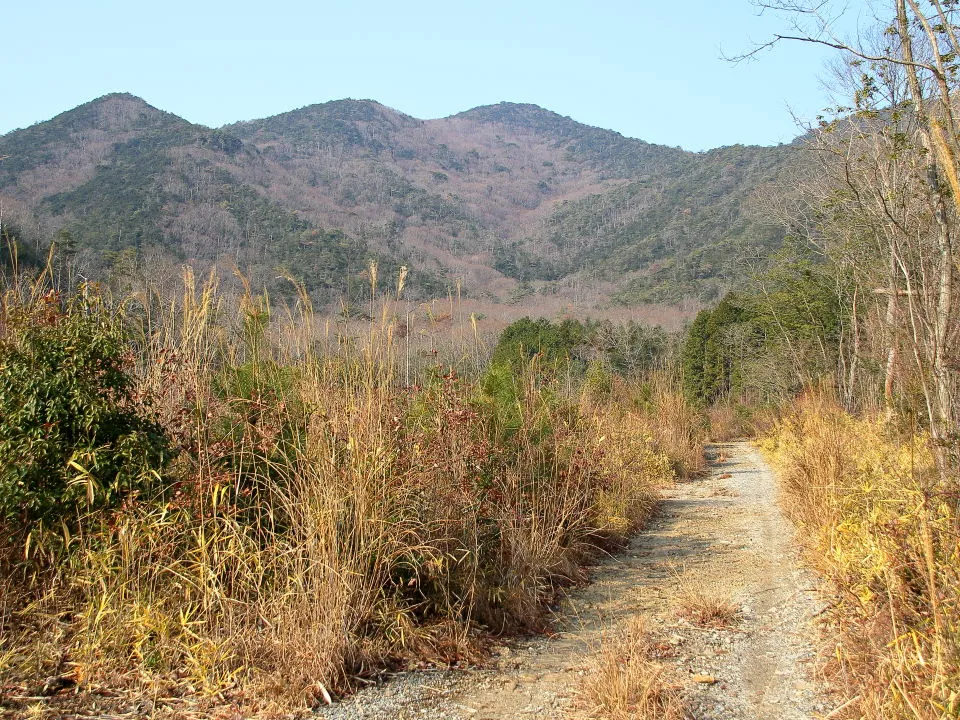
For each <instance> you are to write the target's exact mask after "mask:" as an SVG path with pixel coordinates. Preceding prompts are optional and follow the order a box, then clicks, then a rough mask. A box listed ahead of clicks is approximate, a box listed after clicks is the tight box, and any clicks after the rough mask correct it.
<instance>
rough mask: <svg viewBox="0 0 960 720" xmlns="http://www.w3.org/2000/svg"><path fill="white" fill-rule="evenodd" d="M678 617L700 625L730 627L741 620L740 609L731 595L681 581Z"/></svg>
mask: <svg viewBox="0 0 960 720" xmlns="http://www.w3.org/2000/svg"><path fill="white" fill-rule="evenodd" d="M677 617H680V618H683V619H684V620H687V621H688V622H691V623H693V624H694V625H698V626H700V627H709V628H729V627H733V626H734V625H736V624H737V623H738V622H739V621H740V610H739V608H738V607H737V606H736V605H735V604H734V603H733V602H732V601H731V599H730V597H729V595H726V594H724V593H721V592H718V591H716V590H713V589H708V588H705V587H703V586H702V585H699V584H696V585H693V584H689V583H684V582H682V581H681V582H680V592H679V596H678V598H677Z"/></svg>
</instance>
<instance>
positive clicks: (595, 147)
mask: <svg viewBox="0 0 960 720" xmlns="http://www.w3.org/2000/svg"><path fill="white" fill-rule="evenodd" d="M3 155H7V156H9V157H8V158H6V159H4V160H3V161H2V162H0V199H2V200H3V201H4V203H5V206H6V207H8V208H10V209H11V211H10V212H8V214H7V217H8V218H10V220H9V221H8V224H9V222H14V221H15V222H18V223H19V226H20V227H21V228H23V227H33V226H37V227H39V228H40V230H38V231H37V233H38V234H44V235H46V236H47V238H48V239H49V238H51V237H53V236H54V235H56V234H57V233H63V232H66V233H68V235H69V236H70V237H71V238H72V239H74V240H76V242H77V244H78V246H79V247H80V248H81V249H82V250H83V252H82V253H81V259H82V261H83V262H85V263H86V264H87V265H88V266H89V269H90V270H91V271H95V270H96V269H97V266H98V264H99V265H104V264H105V262H106V261H105V259H104V255H105V253H107V254H109V253H115V252H119V251H122V250H124V249H129V248H131V247H132V248H134V250H135V251H136V252H137V253H140V252H142V251H143V249H144V248H148V249H150V250H151V251H153V252H155V253H159V254H162V255H165V256H168V257H169V258H170V259H173V260H176V261H178V262H180V261H187V260H189V261H195V262H201V263H213V264H216V263H218V262H224V261H225V258H228V257H229V258H232V261H233V262H234V263H236V264H241V265H242V266H243V267H244V268H245V269H247V270H250V269H251V268H252V273H253V276H254V278H255V279H258V280H265V279H266V278H268V277H276V275H277V272H276V271H277V270H278V269H282V270H284V271H285V272H288V273H292V274H294V275H296V274H297V273H298V272H300V273H308V275H309V273H312V272H314V270H315V268H316V267H317V258H316V257H315V256H318V255H317V253H316V252H315V249H316V248H318V247H320V246H323V247H324V248H325V251H329V252H326V255H324V257H327V256H329V255H330V254H331V252H332V253H333V255H334V256H336V257H337V258H339V259H338V260H336V262H334V263H333V270H332V271H331V272H343V273H346V274H347V275H348V276H349V275H351V274H353V275H355V274H357V273H358V272H361V270H359V269H358V268H360V269H362V268H363V267H365V265H366V263H367V262H369V260H370V259H375V260H379V261H382V262H385V263H387V264H388V265H398V264H406V265H408V266H409V267H413V268H416V270H417V272H418V273H419V275H418V277H419V278H420V280H421V281H422V284H423V286H422V287H420V288H418V289H417V290H416V291H417V292H420V293H421V294H423V295H426V294H428V293H429V292H431V291H432V290H431V288H433V290H436V289H437V288H441V287H443V286H445V285H446V286H452V285H453V284H457V285H458V286H460V287H462V288H463V289H464V290H465V292H467V293H468V294H472V295H473V296H475V297H484V298H487V299H489V300H490V301H491V302H495V303H510V302H516V298H517V297H518V295H519V296H520V297H525V296H526V295H529V293H530V287H531V286H532V287H533V290H532V292H533V293H534V294H537V295H540V296H541V297H543V296H545V295H555V296H558V297H568V296H571V295H575V294H577V293H582V288H584V287H589V288H590V289H591V290H590V292H589V293H588V294H589V295H590V296H591V298H592V301H593V302H594V303H595V304H598V305H602V304H604V303H607V304H608V303H609V302H611V301H616V302H626V303H638V302H639V303H644V302H668V303H675V302H681V301H684V300H693V301H707V300H710V299H712V298H714V297H716V295H717V294H718V293H720V292H722V291H723V290H724V289H725V288H726V287H729V286H730V285H731V283H732V282H733V280H732V272H731V267H730V265H731V263H730V262H729V260H730V258H727V257H725V255H728V254H729V252H730V249H731V248H732V247H733V244H735V243H742V242H747V243H750V242H754V243H755V244H756V243H759V245H760V246H763V247H765V248H772V247H774V246H775V245H776V244H777V243H778V242H779V239H778V238H777V234H776V233H775V232H772V231H770V230H769V229H768V228H761V227H760V225H762V223H759V221H757V220H756V219H752V218H750V217H749V216H748V215H747V214H745V213H743V200H744V198H745V197H747V196H749V194H750V193H751V192H752V191H753V190H754V189H755V188H756V187H759V186H760V185H762V184H764V183H767V182H772V181H774V180H776V178H777V177H778V176H779V174H780V173H781V172H782V171H783V169H784V167H785V165H786V164H787V163H786V161H785V159H784V150H783V148H782V147H771V148H765V147H760V146H728V147H727V148H718V149H716V150H711V151H708V152H706V153H692V152H688V151H684V150H682V149H678V148H669V147H666V146H662V145H655V144H652V143H647V142H645V141H643V140H639V139H634V138H628V137H625V136H623V135H621V134H620V133H618V132H616V131H613V130H605V129H602V128H595V127H592V126H589V125H585V124H583V123H579V122H577V121H576V120H573V119H571V118H569V117H566V116H563V115H560V114H558V113H555V112H552V111H550V110H547V109H544V108H541V107H539V106H537V105H533V104H530V103H513V102H500V103H496V104H492V105H483V106H478V107H476V108H472V109H470V110H466V111H463V112H460V113H456V114H454V115H451V116H448V117H445V118H437V119H427V120H421V119H418V118H414V117H412V116H410V115H406V114H404V113H402V112H399V111H396V110H394V109H392V108H389V107H387V106H385V105H383V104H381V103H379V102H377V101H374V100H355V99H349V98H348V99H343V100H334V101H329V102H324V103H316V104H312V105H307V106H304V107H302V108H298V109H295V110H291V111H288V112H284V113H278V114H276V115H272V116H269V117H267V118H261V119H255V120H247V121H242V122H236V123H228V124H226V125H223V126H221V127H219V128H210V127H206V126H203V125H199V124H195V123H191V122H190V121H188V120H186V119H184V118H181V117H179V116H177V115H175V114H173V113H167V112H165V111H163V110H160V109H159V108H156V107H154V106H152V105H150V104H149V103H147V102H146V101H145V100H143V99H142V98H139V97H137V96H135V95H132V94H129V93H111V94H108V95H105V96H102V97H100V98H96V99H94V100H92V101H90V102H88V103H84V104H82V105H80V106H78V107H76V108H73V109H72V110H68V111H65V112H64V113H60V114H58V115H57V116H55V117H54V118H51V120H49V121H45V122H43V123H38V124H35V125H32V126H30V127H29V128H25V129H21V130H15V131H11V132H10V133H7V134H5V135H2V136H0V156H3ZM718 218H719V219H718ZM758 223H759V224H758ZM20 232H21V234H23V233H24V231H23V230H21V231H20ZM308 235H309V236H310V237H312V238H313V239H312V240H310V239H308V240H304V238H305V237H306V236H308ZM317 238H323V241H322V242H318V240H317ZM34 240H35V241H36V242H37V244H38V245H39V244H40V241H41V238H39V237H38V238H34ZM337 247H339V248H340V249H341V250H343V252H342V253H339V254H338V252H339V251H337V252H334V250H336V248H337ZM344 248H349V249H348V250H344ZM311 253H313V255H311ZM344 253H346V254H345V255H344ZM321 254H322V253H321ZM308 256H309V257H308ZM327 259H329V258H327ZM331 262H332V261H331ZM665 267H667V268H669V269H670V272H669V273H668V274H667V275H664V268H665ZM308 271H309V272H308ZM320 274H321V275H323V278H322V280H316V281H314V280H313V279H311V277H307V276H305V277H304V278H303V279H304V280H305V281H307V282H308V284H311V283H312V284H313V285H314V286H315V287H314V288H313V289H315V290H317V291H318V292H320V291H321V290H323V292H325V293H326V295H324V299H332V297H333V295H334V294H335V293H336V292H341V291H343V289H344V287H345V286H350V285H351V282H350V279H349V277H347V278H346V279H345V281H344V282H338V281H337V280H336V278H335V277H334V276H333V275H332V274H331V273H326V274H324V273H320ZM361 286H362V284H361ZM578 288H579V289H578ZM321 294H323V293H321Z"/></svg>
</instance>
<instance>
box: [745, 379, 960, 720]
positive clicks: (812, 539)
mask: <svg viewBox="0 0 960 720" xmlns="http://www.w3.org/2000/svg"><path fill="white" fill-rule="evenodd" d="M764 447H765V449H766V450H767V451H768V452H769V453H770V454H771V456H772V459H773V460H774V462H775V463H776V464H777V466H778V468H779V475H780V478H781V482H782V484H783V487H784V490H785V494H786V497H787V503H786V508H787V510H788V512H789V514H790V515H791V516H792V518H793V519H794V520H795V521H796V522H797V523H798V524H799V525H800V526H801V527H802V529H803V531H804V532H803V534H802V537H803V538H804V540H805V543H806V546H807V551H808V558H809V559H810V562H811V563H812V564H814V566H815V567H817V569H819V570H820V571H821V572H822V573H824V574H825V575H826V577H827V578H828V579H829V580H830V581H831V582H832V583H833V585H834V586H835V587H836V590H837V593H836V594H837V598H838V599H837V602H836V604H835V605H834V607H833V610H832V617H833V621H834V624H835V625H834V626H835V629H836V632H837V639H836V650H835V652H833V653H831V654H832V655H833V657H834V662H833V664H832V668H831V670H832V672H833V674H834V676H835V677H836V679H837V681H838V682H840V683H845V684H846V685H847V688H846V689H847V694H848V696H850V697H856V698H857V702H856V703H855V705H852V706H850V707H849V708H848V711H849V712H850V713H854V714H856V715H857V716H860V717H866V718H871V719H877V720H879V719H880V718H911V719H913V720H917V719H919V720H925V719H927V718H930V719H932V718H942V717H956V716H957V713H958V712H960V644H958V640H957V634H956V628H957V627H958V626H960V596H958V594H957V592H956V588H957V587H958V586H960V573H958V570H957V568H958V567H960V565H958V560H960V555H958V552H960V551H958V548H960V521H958V518H957V515H956V503H955V498H956V485H953V486H951V487H943V486H942V485H941V482H940V480H939V476H938V474H937V472H936V468H935V466H934V462H933V456H932V453H931V451H930V447H929V445H928V443H927V440H926V439H924V438H922V437H920V436H914V435H913V434H912V433H909V432H904V431H903V430H899V429H898V428H896V427H895V426H893V425H892V424H891V423H890V422H889V421H888V420H887V419H886V418H870V417H866V418H855V417H852V416H850V415H849V414H847V413H845V412H844V411H843V410H841V409H840V408H839V407H838V406H837V405H836V404H835V403H834V402H833V401H831V400H830V399H828V398H826V397H824V396H821V395H815V394H811V395H808V396H806V397H804V398H803V399H801V401H800V402H799V403H798V404H797V406H796V408H795V409H794V412H792V413H791V414H789V415H787V416H786V417H784V418H783V419H782V420H781V422H780V423H779V424H778V425H777V427H776V428H775V429H774V430H773V431H771V433H770V434H769V435H768V436H767V437H766V438H765V440H764ZM845 712H847V711H845Z"/></svg>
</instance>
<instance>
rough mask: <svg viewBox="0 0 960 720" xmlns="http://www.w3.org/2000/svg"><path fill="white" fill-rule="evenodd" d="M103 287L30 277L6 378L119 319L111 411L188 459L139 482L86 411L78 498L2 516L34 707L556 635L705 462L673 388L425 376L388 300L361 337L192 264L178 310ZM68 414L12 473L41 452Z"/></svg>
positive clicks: (18, 303)
mask: <svg viewBox="0 0 960 720" xmlns="http://www.w3.org/2000/svg"><path fill="white" fill-rule="evenodd" d="M86 292H87V295H86V300H84V301H83V302H77V299H76V298H74V299H70V298H65V297H62V296H60V295H58V294H56V293H53V292H52V291H50V290H49V288H48V287H47V286H46V285H44V284H43V283H42V282H34V283H33V284H27V283H22V282H21V283H14V284H12V285H8V287H7V290H6V292H5V295H4V297H3V304H2V307H0V371H6V370H8V369H9V368H11V367H13V366H14V364H15V363H14V361H13V360H11V358H16V357H20V356H18V355H17V353H21V351H23V350H24V347H26V346H28V345H30V346H31V347H32V345H31V343H32V344H33V345H36V343H50V344H52V345H51V347H52V346H57V347H58V348H59V350H58V352H60V351H63V352H65V353H66V355H65V356H66V357H69V356H70V352H71V349H72V347H73V346H72V345H70V342H72V341H67V340H64V338H67V337H68V336H70V334H69V333H66V334H63V336H62V337H61V334H58V333H59V330H60V328H71V327H74V325H75V324H76V323H77V322H80V323H81V325H78V326H77V327H81V326H82V332H81V333H80V335H82V336H83V337H90V336H91V334H92V336H93V337H96V334H97V333H98V332H101V331H103V332H104V333H107V334H109V333H111V332H115V331H116V330H117V328H118V327H121V328H122V331H123V337H124V338H125V345H124V348H125V349H124V352H123V356H122V358H121V359H120V361H119V364H118V366H117V368H119V369H121V370H122V372H123V373H124V376H125V377H126V378H128V379H130V380H131V383H130V385H129V387H126V390H125V391H124V392H123V393H118V392H113V395H111V397H113V400H112V401H115V402H116V403H118V405H119V406H121V407H122V408H123V409H124V411H129V412H132V413H134V414H135V415H137V416H138V417H141V418H144V419H146V420H148V421H150V422H153V423H156V425H155V426H158V427H159V428H161V429H162V430H163V432H164V434H165V435H166V437H167V439H168V441H169V445H170V448H171V449H172V450H173V451H175V456H174V457H173V460H172V461H171V462H169V463H168V464H166V465H163V466H161V467H157V468H156V469H155V470H156V471H155V472H153V471H151V472H147V473H143V474H142V476H141V477H140V478H139V480H138V482H137V483H136V484H135V485H134V484H125V483H124V482H123V479H122V478H120V481H118V478H116V477H113V478H110V477H106V478H104V477H98V475H97V465H96V463H97V462H98V461H97V460H96V459H97V458H103V457H107V456H108V455H107V454H105V453H108V451H109V452H112V449H110V448H107V449H104V448H102V447H99V446H96V443H97V442H100V441H99V440H97V437H96V433H95V432H93V433H92V434H91V428H90V427H89V425H90V424H91V423H90V422H88V423H86V426H85V431H86V432H87V434H86V435H84V436H83V437H85V438H86V440H84V442H86V443H87V445H88V447H86V448H77V449H75V450H77V451H82V452H83V453H86V454H82V453H81V454H77V452H73V453H71V454H70V455H69V456H68V457H64V458H62V463H61V465H62V466H63V467H64V468H65V470H66V472H67V474H66V475H64V477H65V483H64V486H63V488H62V492H61V494H60V495H59V496H56V497H49V498H43V497H42V496H43V493H44V492H45V490H44V488H42V487H41V488H40V489H39V490H38V491H37V493H35V494H34V495H33V496H30V497H40V498H42V499H44V500H45V501H49V502H46V504H37V505H35V507H36V508H42V510H43V512H42V513H40V511H39V510H36V511H31V510H30V509H29V508H27V506H26V504H24V505H23V506H21V507H19V508H14V509H13V510H10V509H9V507H8V508H7V509H8V513H7V515H6V516H5V517H3V518H0V530H2V531H3V532H2V539H3V547H2V548H0V550H2V558H0V561H2V562H0V571H2V573H0V591H2V592H0V596H2V601H0V624H2V632H0V685H2V686H3V687H4V688H5V691H4V692H5V697H6V700H5V702H6V703H7V705H8V707H11V708H14V709H15V710H16V708H20V709H21V710H23V709H24V708H27V707H28V704H29V702H28V701H26V700H23V701H18V700H15V699H12V698H14V697H20V696H24V697H25V696H32V695H36V694H38V693H40V694H44V693H52V692H53V691H54V690H55V689H56V687H59V686H61V685H63V686H72V685H73V684H74V683H76V684H77V686H78V687H79V688H80V690H81V691H82V692H83V694H85V695H86V696H88V697H94V698H95V697H96V696H97V693H100V692H103V691H108V692H109V693H111V694H116V693H120V694H121V695H133V696H139V697H142V698H149V702H150V703H151V705H150V708H153V707H155V706H156V704H160V705H162V704H164V703H167V704H171V703H172V704H176V703H177V702H181V701H182V700H178V699H182V698H194V699H196V698H198V697H208V698H210V700H209V702H210V703H213V704H216V703H222V702H224V701H231V702H234V703H237V704H238V705H240V706H243V707H245V708H246V709H247V710H249V711H254V710H256V709H258V708H260V709H262V708H264V707H267V706H268V705H270V704H273V705H275V706H277V707H296V706H303V705H304V704H307V705H309V704H314V703H318V702H323V701H324V700H325V699H326V698H327V697H328V696H329V695H330V694H336V693H338V692H341V691H343V690H345V689H346V688H348V687H349V686H350V685H351V683H352V682H354V679H355V678H358V677H360V676H364V675H369V674H370V673H372V672H374V671H375V670H376V669H377V668H381V667H384V666H386V665H390V664H401V665H404V664H406V665H416V664H419V663H423V662H437V663H448V662H454V661H457V660H469V659H471V658H473V657H475V656H476V653H477V651H478V649H479V648H482V637H483V636H484V635H485V634H486V633H489V632H493V633H499V632H503V631H510V630H515V629H521V628H538V627H541V626H542V624H543V621H544V612H545V608H546V605H547V603H548V602H549V601H550V600H551V598H552V597H553V596H554V594H555V592H556V591H557V589H558V588H560V587H562V586H563V585H565V584H568V583H570V582H576V581H578V580H580V579H581V578H582V577H583V573H582V566H583V564H584V563H586V562H588V561H589V560H590V558H591V557H593V556H594V555H595V554H596V553H597V551H598V550H600V549H602V548H609V547H612V546H615V545H616V544H617V543H619V542H622V540H623V539H624V537H625V536H626V535H627V534H628V533H630V532H631V531H633V530H635V529H637V528H638V527H639V526H640V525H641V524H642V523H643V521H644V520H645V518H646V517H647V516H648V514H649V512H650V511H651V508H652V507H653V505H654V503H655V500H656V494H657V488H658V487H659V486H661V485H663V484H664V483H666V482H669V480H670V479H671V477H672V476H673V474H674V471H673V469H672V468H676V469H679V470H680V471H681V472H687V471H690V470H691V469H695V468H696V466H697V465H698V463H699V462H700V461H701V460H700V457H701V452H700V446H699V439H698V436H697V433H696V427H695V416H694V415H693V414H692V413H691V412H690V410H689V408H688V407H687V406H686V405H685V404H684V403H683V401H682V400H680V399H679V396H678V395H677V394H676V393H674V392H672V391H671V390H669V389H668V388H666V387H663V388H662V389H660V390H656V391H655V392H654V393H653V394H652V396H651V395H650V393H649V386H648V387H647V389H646V391H645V392H643V393H641V392H640V391H639V389H638V388H637V387H634V386H632V385H631V384H630V383H627V382H625V381H622V380H620V379H618V378H612V379H610V382H612V383H613V386H614V387H613V388H612V391H611V388H610V387H609V386H604V387H601V388H599V389H598V388H597V387H586V388H584V389H581V390H573V389H571V388H570V387H569V386H568V385H566V384H565V383H563V382H562V381H561V380H559V379H558V377H557V375H556V374H553V373H551V372H549V370H548V369H546V368H538V367H537V366H536V364H535V363H534V364H533V365H532V366H530V367H528V368H527V369H526V370H525V371H524V372H522V373H520V374H518V375H513V374H509V373H504V372H499V373H498V372H496V371H491V372H487V373H486V374H484V375H482V376H480V377H464V376H461V375H460V374H458V373H457V372H456V371H455V370H453V369H451V368H450V367H449V366H444V365H440V364H436V365H434V366H433V367H429V368H426V369H424V370H423V372H419V373H415V375H416V377H414V378H413V379H412V380H411V382H410V383H409V384H408V383H407V382H406V376H407V361H408V358H409V355H408V354H407V353H408V347H409V343H408V341H407V338H404V337H402V335H403V330H404V327H405V323H404V321H403V319H402V318H403V314H400V313H398V312H397V310H398V308H397V307H396V305H395V304H394V303H392V302H389V301H388V302H386V303H384V304H383V308H382V310H383V311H382V314H381V315H380V318H379V319H378V320H375V321H372V322H371V323H370V324H369V325H368V326H367V327H366V328H365V330H364V332H363V333H362V334H361V335H360V336H357V337H353V338H346V337H343V336H342V334H338V332H337V330H336V326H335V325H333V324H331V322H330V321H327V320H324V319H322V318H320V317H318V316H316V315H314V314H313V312H312V311H311V310H310V308H309V303H307V302H305V301H304V302H301V303H300V304H299V305H298V306H297V307H296V308H294V309H284V308H271V307H269V304H268V301H267V299H266V298H263V297H256V296H254V295H251V294H249V293H248V294H247V295H246V296H245V297H242V298H239V300H238V301H237V302H236V303H232V301H230V300H229V299H228V298H225V297H221V296H220V295H219V294H218V290H217V287H216V283H215V282H213V281H210V282H207V283H206V284H201V283H197V282H196V281H195V280H194V278H193V277H192V275H190V274H189V273H187V274H186V276H185V283H184V288H183V292H182V295H181V296H180V297H178V298H177V299H175V300H172V301H167V302H161V301H160V300H159V298H158V297H153V296H149V295H140V296H137V297H130V298H125V299H124V300H123V301H122V302H110V301H109V300H108V299H105V298H100V297H98V296H97V295H96V293H95V292H94V291H93V290H92V289H90V288H88V289H87V291H86ZM91 298H92V299H91ZM398 314H399V318H400V319H399V320H398ZM84 323H85V324H84ZM108 331H109V332H108ZM38 338H39V339H38ZM58 343H59V345H58ZM65 343H66V344H65ZM81 344H83V343H81ZM94 345H96V343H94ZM21 355H22V353H21ZM5 363H6V366H5ZM68 364H69V363H68ZM58 368H60V366H54V367H53V369H51V370H50V372H51V373H53V374H54V375H56V373H58V372H60V370H59V369H58ZM74 369H75V368H74ZM115 369H116V368H115ZM103 372H105V371H104V370H103V369H102V368H99V367H94V368H92V369H91V371H90V373H86V371H84V372H80V373H79V374H77V375H75V376H71V378H70V379H69V383H73V384H76V383H81V384H82V383H90V382H92V383H93V384H94V386H95V385H96V383H97V382H98V380H97V378H99V377H101V376H102V374H103ZM78 378H79V379H78ZM51 382H53V381H51ZM57 382H60V380H57ZM54 384H55V383H54ZM11 387H12V386H10V385H8V386H6V388H7V389H6V391H5V392H8V393H14V394H15V393H16V392H17V390H16V387H13V389H11ZM95 394H96V393H94V395H95ZM109 394H110V393H108V395H109ZM114 396H115V397H114ZM105 397H106V396H105ZM641 398H643V400H641ZM651 398H652V399H651ZM8 399H12V402H14V403H19V400H18V399H17V398H15V397H13V398H8ZM24 402H26V399H24ZM33 402H34V401H33V400H31V401H30V403H27V404H28V405H30V407H29V408H27V410H29V412H31V413H33V414H32V415H29V417H31V418H34V419H36V418H37V417H39V418H40V420H42V412H40V413H39V415H38V414H37V413H36V412H34V410H36V408H35V407H33V405H31V403H33ZM41 405H42V403H41ZM75 410H76V412H77V413H79V414H80V417H79V420H78V423H77V424H78V426H84V420H83V414H84V412H85V408H84V407H78V408H75ZM37 412H39V411H37ZM63 412H65V413H68V414H69V413H70V412H73V409H70V408H67V409H65V410H63ZM91 417H92V416H91ZM97 417H98V418H100V419H99V420H96V422H101V421H102V417H103V413H101V414H100V415H98V416H97ZM74 420H77V418H74V419H73V420H70V422H73V421H74ZM0 422H2V421H0ZM37 422H38V423H39V421H37ZM60 422H66V421H62V420H59V419H58V420H57V423H60ZM91 422H94V421H91ZM55 424H56V423H45V424H44V423H40V424H39V425H38V427H39V428H40V430H38V431H37V434H36V435H35V436H33V440H31V441H30V442H31V443H33V442H34V441H36V442H37V443H39V445H36V446H34V445H30V448H31V449H26V446H25V450H24V453H25V456H24V457H19V458H12V457H5V458H2V459H0V462H2V463H7V464H8V466H7V468H6V470H12V469H13V468H12V465H10V464H11V463H21V464H23V466H29V465H30V462H32V459H31V457H27V455H29V453H30V452H34V450H33V448H35V447H41V446H42V445H43V443H44V442H45V441H46V440H47V439H49V438H50V437H51V434H53V435H56V434H57V433H58V432H59V429H58V428H57V427H54V425H55ZM8 430H9V429H8ZM10 432H13V433H14V434H13V435H11V434H10ZM10 432H8V433H7V436H6V437H7V440H9V438H10V437H19V436H17V435H16V432H20V429H13V430H11V431H10ZM61 440H62V438H61ZM111 457H112V456H111ZM82 458H89V459H90V463H93V464H92V465H91V464H90V463H86V461H84V462H80V461H79V460H82ZM47 459H48V460H49V458H47ZM6 477H8V478H9V477H11V475H9V474H8V475H7V476H6ZM45 686H46V687H45ZM0 697H3V696H0ZM100 698H101V699H100V700H97V702H101V703H104V702H106V703H109V700H104V699H103V696H102V695H101V696H100ZM30 702H32V701H30ZM191 702H194V700H191ZM40 704H41V705H42V703H40Z"/></svg>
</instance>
